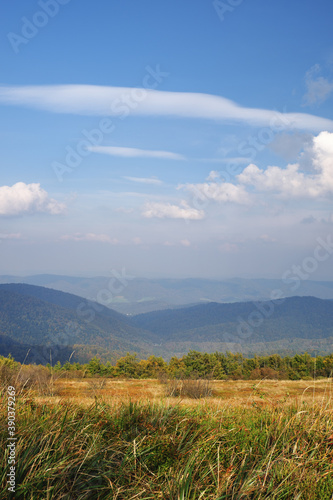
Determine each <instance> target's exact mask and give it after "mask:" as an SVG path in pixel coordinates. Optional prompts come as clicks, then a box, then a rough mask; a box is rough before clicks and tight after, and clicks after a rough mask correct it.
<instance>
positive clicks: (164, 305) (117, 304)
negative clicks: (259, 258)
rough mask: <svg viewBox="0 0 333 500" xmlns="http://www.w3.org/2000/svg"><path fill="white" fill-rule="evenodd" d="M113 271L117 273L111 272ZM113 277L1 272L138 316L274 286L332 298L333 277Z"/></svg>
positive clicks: (236, 298)
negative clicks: (326, 278) (327, 279)
mask: <svg viewBox="0 0 333 500" xmlns="http://www.w3.org/2000/svg"><path fill="white" fill-rule="evenodd" d="M113 273H114V274H113ZM113 273H110V276H109V277H101V276H99V277H93V278H82V277H72V276H61V275H52V274H40V275H33V276H25V277H21V276H4V275H3V276H0V283H27V284H30V285H37V286H45V287H48V288H52V289H55V290H60V291H62V292H68V293H71V294H74V295H78V296H80V297H84V298H86V299H89V300H93V301H97V302H99V303H101V304H103V305H105V306H108V307H110V308H112V309H114V310H115V311H118V312H121V313H123V314H140V313H146V312H150V311H157V310H162V309H168V308H173V307H178V306H186V305H194V304H198V303H207V302H220V303H228V302H243V301H253V300H256V301H258V300H270V298H271V293H272V291H274V290H280V291H281V294H280V295H281V297H292V296H296V295H297V296H312V297H317V298H321V299H333V282H332V281H310V280H304V281H301V280H300V279H299V278H297V276H291V277H288V279H285V280H282V279H281V280H278V279H243V278H234V279H228V280H223V281H219V280H210V279H145V278H133V277H132V276H127V275H126V273H125V272H121V273H116V272H113Z"/></svg>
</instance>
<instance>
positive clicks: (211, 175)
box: [206, 170, 220, 181]
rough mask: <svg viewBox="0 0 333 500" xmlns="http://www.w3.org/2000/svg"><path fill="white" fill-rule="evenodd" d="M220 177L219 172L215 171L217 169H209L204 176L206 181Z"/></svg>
mask: <svg viewBox="0 0 333 500" xmlns="http://www.w3.org/2000/svg"><path fill="white" fill-rule="evenodd" d="M219 177H220V173H219V172H217V170H211V172H209V175H208V177H206V181H215V179H218V178H219Z"/></svg>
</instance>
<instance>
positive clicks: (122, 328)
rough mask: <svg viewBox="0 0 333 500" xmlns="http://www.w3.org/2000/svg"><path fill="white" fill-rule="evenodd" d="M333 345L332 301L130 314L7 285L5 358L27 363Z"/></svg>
mask: <svg viewBox="0 0 333 500" xmlns="http://www.w3.org/2000/svg"><path fill="white" fill-rule="evenodd" d="M168 281H169V280H168ZM170 281H171V280H170ZM172 281H173V280H172ZM181 281H184V280H181ZM186 281H188V280H186ZM194 281H195V282H196V285H197V281H198V280H194ZM205 281H206V280H205ZM182 284H183V283H182ZM177 285H178V288H179V289H181V286H179V285H180V283H177ZM175 288H176V286H175V283H172V286H171V285H170V290H174V289H175ZM194 288H195V287H194ZM327 288H328V290H329V289H330V288H329V286H328V287H327ZM169 296H170V297H171V292H170V295H169ZM332 347H333V301H332V299H326V300H323V299H319V298H315V297H308V296H307V297H290V298H286V299H280V300H276V301H274V302H273V301H258V300H255V301H253V300H252V301H244V302H234V303H224V304H222V303H216V302H210V303H200V304H196V305H194V306H186V307H179V306H178V307H173V308H172V309H168V310H161V311H152V312H148V313H144V314H139V315H133V316H129V315H123V314H121V313H119V312H116V311H114V310H112V309H110V308H107V307H104V306H102V305H101V304H99V303H97V302H93V301H89V300H86V299H83V298H82V297H79V296H76V295H73V294H69V293H65V292H61V291H58V290H53V289H50V288H46V287H41V286H36V285H28V284H18V283H16V284H15V283H14V284H13V283H12V284H2V285H0V354H3V355H7V354H8V353H11V354H13V355H14V357H16V359H18V360H23V359H24V357H25V355H26V354H27V352H28V350H29V349H31V351H30V353H29V357H28V359H27V362H34V361H35V362H36V363H47V362H49V361H50V358H52V361H53V362H56V361H57V360H58V359H59V360H60V361H61V362H65V361H67V360H68V359H69V358H71V359H72V360H73V361H75V360H76V361H80V362H86V361H88V360H89V359H90V358H91V357H92V356H94V355H96V354H97V355H98V356H100V357H101V358H102V359H103V360H111V361H114V360H115V359H117V358H118V357H120V356H121V355H124V354H126V352H137V353H138V355H139V357H147V356H148V355H150V354H155V355H162V356H163V357H164V358H165V359H170V357H171V356H173V355H177V356H180V355H183V354H185V353H187V352H188V351H189V350H191V349H194V350H198V351H203V352H214V351H221V352H224V351H226V350H230V351H233V352H243V353H244V354H247V355H254V354H266V353H280V354H295V353H297V352H304V351H308V352H309V353H312V354H314V353H317V354H318V353H320V354H324V353H330V352H332ZM73 352H74V354H73Z"/></svg>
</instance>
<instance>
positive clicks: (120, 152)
mask: <svg viewBox="0 0 333 500" xmlns="http://www.w3.org/2000/svg"><path fill="white" fill-rule="evenodd" d="M87 149H88V150H89V151H92V152H93V153H101V154H106V155H110V156H121V157H124V158H159V159H165V160H185V159H186V158H185V157H184V156H182V155H180V154H177V153H172V152H170V151H156V150H151V149H138V148H119V147H115V146H89V147H88V148H87Z"/></svg>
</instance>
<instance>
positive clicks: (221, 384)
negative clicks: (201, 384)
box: [36, 378, 333, 407]
mask: <svg viewBox="0 0 333 500" xmlns="http://www.w3.org/2000/svg"><path fill="white" fill-rule="evenodd" d="M211 384H212V389H213V395H212V397H209V398H202V399H200V400H194V399H189V398H179V397H166V396H165V385H163V384H161V383H160V382H159V381H158V380H154V379H144V380H137V379H136V380H113V379H104V380H102V379H98V378H87V379H65V378H59V379H58V380H56V381H55V382H54V385H53V389H52V391H51V394H52V395H51V396H50V395H48V396H42V395H36V400H37V401H39V402H40V403H57V402H59V401H60V400H61V401H68V402H74V403H79V404H86V405H90V404H91V402H92V401H93V400H94V399H95V398H96V397H97V398H98V399H101V400H103V401H105V402H106V403H113V404H117V403H121V402H128V401H129V400H131V401H133V402H134V401H142V402H144V401H150V402H159V401H161V400H163V401H165V402H167V403H168V404H171V405H175V404H182V405H191V406H196V405H201V404H202V403H206V404H208V405H209V406H218V407H223V406H229V407H251V406H254V405H257V406H275V405H278V404H282V403H283V404H285V405H292V404H297V405H298V404H302V403H303V402H305V403H307V404H309V403H310V404H311V403H313V404H319V405H320V406H326V407H331V406H332V394H333V388H332V380H331V379H321V380H317V381H311V380H310V381H309V380H297V381H293V380H237V381H233V380H228V381H222V380H214V381H212V382H211Z"/></svg>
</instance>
